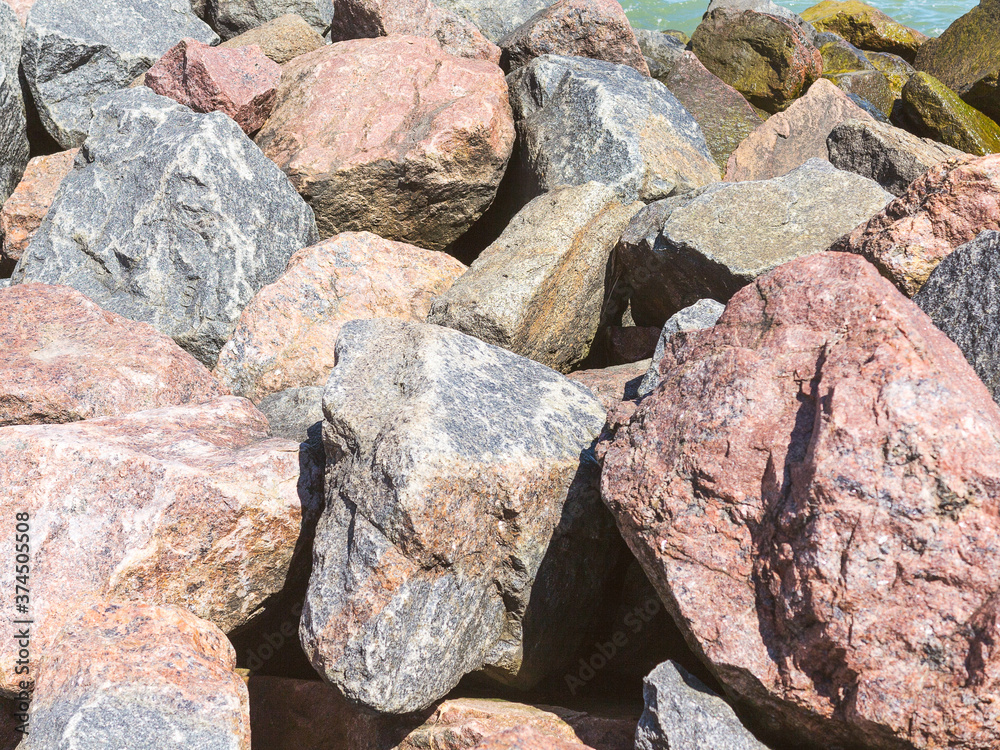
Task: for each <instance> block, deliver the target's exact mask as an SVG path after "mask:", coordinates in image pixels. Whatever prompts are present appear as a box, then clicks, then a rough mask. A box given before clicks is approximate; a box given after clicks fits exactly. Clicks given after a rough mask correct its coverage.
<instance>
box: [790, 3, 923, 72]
mask: <svg viewBox="0 0 1000 750" xmlns="http://www.w3.org/2000/svg"><path fill="white" fill-rule="evenodd" d="M802 18H803V19H805V20H806V21H808V22H809V23H811V24H812V25H813V28H815V29H816V30H817V31H833V32H835V33H837V34H840V35H841V36H842V37H844V38H845V39H847V40H848V41H849V42H851V43H852V44H855V45H857V46H858V47H861V48H862V49H867V50H871V51H873V52H890V53H892V54H894V55H899V56H900V57H902V58H903V59H905V60H908V61H910V62H913V59H914V58H915V57H916V55H917V50H919V49H920V47H921V45H922V44H924V42H926V41H927V37H926V36H925V35H924V34H921V33H920V32H919V31H917V30H915V29H911V28H909V27H908V26H904V25H903V24H901V23H899V22H898V21H895V20H893V19H892V18H890V17H889V16H887V15H886V14H885V13H883V12H882V11H880V10H879V9H878V8H873V7H872V6H870V5H868V4H867V3H863V2H861V0H823V2H821V3H819V4H818V5H814V6H813V7H811V8H809V9H808V10H804V11H802Z"/></svg>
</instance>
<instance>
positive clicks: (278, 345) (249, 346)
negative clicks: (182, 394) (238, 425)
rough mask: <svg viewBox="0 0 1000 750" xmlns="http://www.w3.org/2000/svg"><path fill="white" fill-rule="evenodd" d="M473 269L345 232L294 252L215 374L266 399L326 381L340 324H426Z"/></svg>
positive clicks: (244, 318) (240, 326)
mask: <svg viewBox="0 0 1000 750" xmlns="http://www.w3.org/2000/svg"><path fill="white" fill-rule="evenodd" d="M465 271H466V267H465V266H464V265H463V264H462V263H460V262H458V261H457V260H455V259H454V258H452V257H451V256H450V255H446V254H445V253H439V252H434V251H432V250H423V249H421V248H419V247H414V246H413V245H406V244H404V243H402V242H392V241H390V240H384V239H382V238H381V237H377V236H376V235H374V234H369V233H367V232H344V233H343V234H338V235H337V236H335V237H332V238H330V239H329V240H324V241H323V242H320V243H319V244H316V245H313V246H311V247H307V248H305V249H303V250H300V251H298V252H297V253H295V255H293V256H292V259H291V261H290V262H289V264H288V269H287V270H286V271H285V273H284V274H282V275H281V277H280V278H279V279H278V280H277V281H275V282H274V283H273V284H270V285H268V286H266V287H264V288H263V289H262V290H261V291H260V292H258V293H257V295H256V296H255V297H254V298H253V300H252V301H251V302H250V304H249V305H247V307H246V309H244V311H243V314H242V315H241V316H240V319H239V321H238V322H237V324H236V329H235V331H234V332H233V336H232V338H231V339H230V340H229V341H228V342H227V343H226V345H225V347H223V349H222V351H221V352H220V354H219V363H218V365H217V366H216V368H215V375H216V377H218V378H219V380H220V381H221V382H223V383H225V384H226V386H227V387H228V388H229V389H230V390H231V391H232V392H233V393H234V394H236V395H238V396H246V397H247V398H249V399H251V400H252V401H254V402H255V403H256V402H259V401H260V400H261V399H262V398H264V397H265V396H267V395H268V394H271V393H276V392H278V391H282V390H285V389H287V388H299V387H304V386H322V385H324V384H325V383H326V379H327V377H328V376H329V374H330V370H332V369H333V365H334V361H335V360H334V347H335V346H336V343H337V334H338V333H340V328H341V326H342V325H343V324H344V323H346V322H347V321H349V320H357V319H363V318H402V319H404V320H412V321H419V322H423V321H424V320H426V318H427V313H428V311H429V310H430V307H431V301H432V300H433V299H434V298H435V297H437V296H438V295H439V294H441V293H442V292H444V291H446V290H447V289H448V287H450V286H451V285H452V284H453V283H454V281H455V280H456V279H457V278H459V277H460V276H461V275H462V274H463V273H464V272H465Z"/></svg>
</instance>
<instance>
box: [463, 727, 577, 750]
mask: <svg viewBox="0 0 1000 750" xmlns="http://www.w3.org/2000/svg"><path fill="white" fill-rule="evenodd" d="M585 747H587V746H586V745H584V744H583V743H582V742H570V741H567V740H561V739H556V738H555V737H549V736H548V735H545V734H542V733H541V732H539V731H538V730H537V729H533V728H532V727H523V726H522V727H515V728H514V729H508V730H507V731H505V732H500V733H499V734H492V735H490V736H489V737H487V738H486V739H485V740H483V741H482V742H480V743H479V744H478V745H476V750H579V749H580V748H585Z"/></svg>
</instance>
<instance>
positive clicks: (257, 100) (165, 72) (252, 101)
mask: <svg viewBox="0 0 1000 750" xmlns="http://www.w3.org/2000/svg"><path fill="white" fill-rule="evenodd" d="M280 80H281V66H280V65H278V63H276V62H274V60H271V59H270V58H268V57H267V55H265V54H264V52H263V51H262V50H261V48H260V47H258V46H257V45H256V44H250V45H247V46H244V47H236V48H233V49H225V48H221V47H212V46H211V45H208V44H205V43H204V42H199V41H198V40H196V39H182V40H181V41H179V42H178V43H177V44H175V45H174V46H173V47H171V48H170V49H169V50H167V52H166V53H165V54H164V55H163V57H161V58H160V59H159V60H158V61H157V62H156V64H155V65H153V67H152V68H150V69H149V70H148V71H146V78H145V83H146V85H147V86H149V88H151V89H152V90H153V91H154V92H156V93H157V94H160V95H161V96H166V97H169V98H171V99H173V100H174V101H176V102H180V103H181V104H183V105H185V106H187V107H190V108H191V109H193V110H194V111H195V112H222V113H223V114H226V115H229V116H230V117H231V118H233V119H234V120H236V124H237V125H239V126H240V128H241V129H242V130H243V132H244V133H255V132H256V131H258V130H260V126H261V125H263V124H264V121H265V120H267V118H268V116H269V115H270V114H271V109H272V108H273V107H274V97H275V94H276V92H277V87H278V81H280Z"/></svg>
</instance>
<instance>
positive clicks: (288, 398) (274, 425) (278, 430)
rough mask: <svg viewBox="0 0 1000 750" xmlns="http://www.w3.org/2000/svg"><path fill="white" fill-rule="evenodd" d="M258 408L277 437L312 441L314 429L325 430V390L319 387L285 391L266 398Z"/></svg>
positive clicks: (311, 386) (309, 386)
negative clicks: (323, 425) (323, 428)
mask: <svg viewBox="0 0 1000 750" xmlns="http://www.w3.org/2000/svg"><path fill="white" fill-rule="evenodd" d="M259 408H260V410H261V413H263V414H264V416H265V417H267V423H268V424H269V425H270V426H271V434H272V435H274V436H275V437H282V438H287V439H289V440H298V441H300V442H302V441H305V440H306V439H310V440H311V439H312V438H313V437H314V435H313V432H315V431H316V429H315V428H321V427H322V422H323V388H322V387H321V386H318V385H308V386H303V387H302V388H286V389H285V390H283V391H278V392H277V393H272V394H270V395H268V396H265V397H264V398H263V399H261V402H260V406H259Z"/></svg>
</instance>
